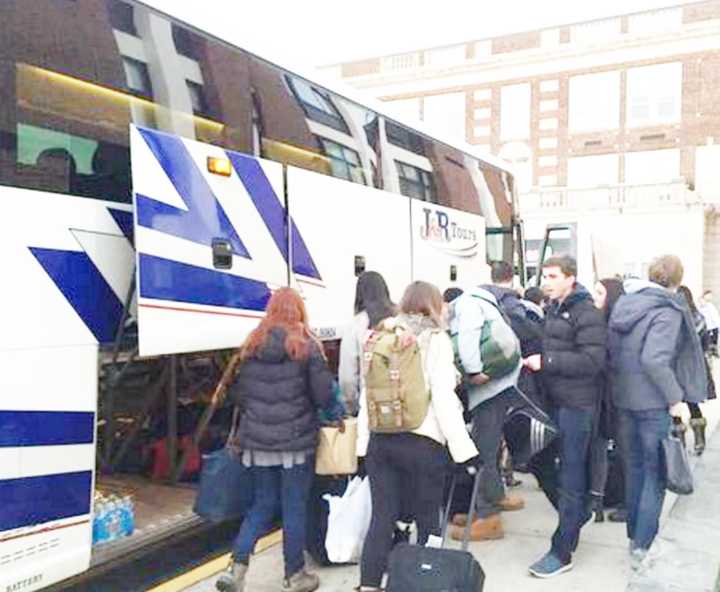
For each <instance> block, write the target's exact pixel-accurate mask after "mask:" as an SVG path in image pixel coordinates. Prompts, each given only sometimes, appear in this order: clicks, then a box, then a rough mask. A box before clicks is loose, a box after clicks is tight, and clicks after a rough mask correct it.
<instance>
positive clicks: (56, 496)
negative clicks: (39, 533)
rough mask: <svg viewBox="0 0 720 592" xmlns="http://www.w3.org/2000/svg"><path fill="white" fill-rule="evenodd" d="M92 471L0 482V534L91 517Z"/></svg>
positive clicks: (1, 480)
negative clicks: (89, 515) (58, 521)
mask: <svg viewBox="0 0 720 592" xmlns="http://www.w3.org/2000/svg"><path fill="white" fill-rule="evenodd" d="M91 495H92V471H78V472H74V473H60V474H57V475H42V476H40V477H22V478H20V479H0V500H2V512H0V532H2V531H4V530H11V529H13V528H22V527H23V526H33V525H35V524H42V523H44V522H50V521H52V520H62V519H64V518H72V517H74V516H84V515H86V514H89V513H90V504H91Z"/></svg>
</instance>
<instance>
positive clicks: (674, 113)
mask: <svg viewBox="0 0 720 592" xmlns="http://www.w3.org/2000/svg"><path fill="white" fill-rule="evenodd" d="M681 108H682V63H681V62H673V63H671V64H658V65H656V66H644V67H642V68H631V69H630V70H628V72H627V125H628V127H648V126H655V125H666V124H670V123H677V122H679V121H680V114H681Z"/></svg>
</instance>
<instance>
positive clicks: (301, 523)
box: [233, 456, 315, 578]
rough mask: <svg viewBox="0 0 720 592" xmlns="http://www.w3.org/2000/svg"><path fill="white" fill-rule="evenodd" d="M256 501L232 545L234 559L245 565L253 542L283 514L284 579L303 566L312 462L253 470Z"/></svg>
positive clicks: (313, 468)
mask: <svg viewBox="0 0 720 592" xmlns="http://www.w3.org/2000/svg"><path fill="white" fill-rule="evenodd" d="M252 470H253V477H254V493H255V501H254V502H253V505H252V507H251V508H250V511H249V512H248V514H247V516H245V520H244V521H243V523H242V526H241V527H240V532H239V534H238V536H237V538H236V539H235V544H234V545H233V559H234V560H235V561H236V562H238V563H245V564H247V563H248V561H249V559H250V555H251V554H252V552H253V549H254V548H255V543H257V541H258V539H259V538H260V537H261V536H262V535H264V534H265V533H266V532H267V531H268V529H269V528H270V527H271V526H272V523H273V519H274V518H275V516H276V515H277V514H278V511H279V510H280V511H282V526H283V557H284V558H285V577H286V578H289V577H290V576H292V575H293V574H296V573H297V572H299V571H300V570H301V569H303V567H305V558H304V555H303V550H304V549H305V524H306V514H307V504H308V498H309V495H310V487H311V486H312V479H313V476H314V474H315V459H314V457H313V456H309V457H308V458H307V460H306V461H305V463H303V464H301V465H295V466H293V467H292V468H289V469H284V468H283V467H282V466H275V467H253V469H252Z"/></svg>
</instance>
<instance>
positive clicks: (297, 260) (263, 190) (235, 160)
mask: <svg viewBox="0 0 720 592" xmlns="http://www.w3.org/2000/svg"><path fill="white" fill-rule="evenodd" d="M227 155H228V158H229V159H230V161H231V162H232V165H233V167H234V169H235V172H237V174H238V176H239V177H240V180H241V181H242V182H243V185H244V186H245V189H246V190H247V192H248V195H250V198H251V199H252V201H253V203H254V204H255V207H256V208H257V211H258V213H259V214H260V217H261V218H262V219H263V222H265V226H267V229H268V231H269V232H270V235H271V236H272V238H273V240H274V241H275V244H276V245H277V248H278V249H279V250H280V252H281V253H282V255H283V257H284V259H285V261H288V248H287V236H286V232H287V229H286V227H285V216H286V212H285V208H284V207H283V205H282V203H280V199H279V198H278V196H277V194H276V193H275V190H274V189H273V188H272V185H271V184H270V181H269V180H268V178H267V176H266V175H265V172H264V171H263V168H262V167H261V166H260V163H259V162H258V161H257V160H255V159H254V158H248V157H247V156H243V155H242V154H238V153H237V152H230V151H227ZM290 228H291V233H290V240H291V241H292V254H293V271H294V272H295V273H299V274H301V275H305V276H308V277H312V278H316V279H318V280H319V279H322V278H321V277H320V272H319V271H318V269H317V266H316V265H315V262H314V261H313V259H312V256H311V255H310V251H308V248H307V245H306V244H305V241H304V240H303V238H302V236H301V235H300V231H299V230H298V229H297V225H296V224H295V222H294V221H293V220H292V218H291V219H290Z"/></svg>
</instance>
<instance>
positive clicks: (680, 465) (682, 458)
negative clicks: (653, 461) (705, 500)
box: [662, 435, 694, 495]
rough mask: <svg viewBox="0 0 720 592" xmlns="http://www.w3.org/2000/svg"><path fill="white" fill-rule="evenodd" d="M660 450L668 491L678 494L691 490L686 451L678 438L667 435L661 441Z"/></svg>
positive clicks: (687, 492)
mask: <svg viewBox="0 0 720 592" xmlns="http://www.w3.org/2000/svg"><path fill="white" fill-rule="evenodd" d="M662 452H663V458H664V461H665V475H666V478H667V482H666V485H665V487H666V488H667V490H668V491H672V492H673V493H677V494H679V495H689V494H691V493H692V492H693V489H694V488H693V476H692V472H691V471H690V461H689V459H688V453H687V450H686V449H685V446H683V443H682V441H681V440H680V438H677V437H676V436H672V435H671V436H668V437H667V438H665V440H663V441H662Z"/></svg>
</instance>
